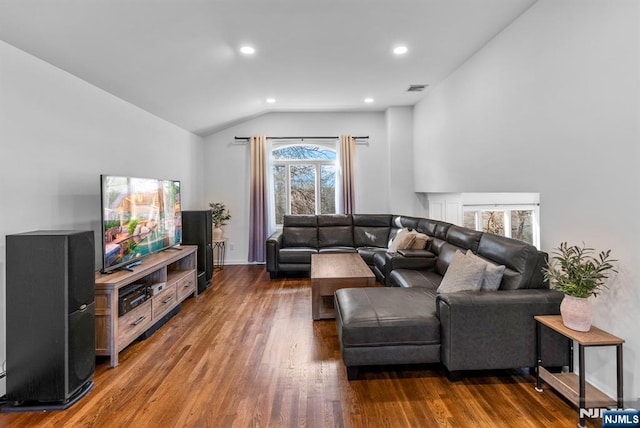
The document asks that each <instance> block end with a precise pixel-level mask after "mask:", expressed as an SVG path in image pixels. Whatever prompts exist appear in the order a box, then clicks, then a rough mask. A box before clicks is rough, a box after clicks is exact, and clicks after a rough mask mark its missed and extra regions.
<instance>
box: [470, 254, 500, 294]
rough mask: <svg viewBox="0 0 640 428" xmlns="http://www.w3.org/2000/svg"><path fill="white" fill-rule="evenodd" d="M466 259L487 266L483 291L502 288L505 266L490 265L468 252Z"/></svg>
mask: <svg viewBox="0 0 640 428" xmlns="http://www.w3.org/2000/svg"><path fill="white" fill-rule="evenodd" d="M466 257H468V258H470V259H475V260H478V261H479V262H480V263H484V264H485V265H486V270H485V272H484V278H483V279H482V286H481V287H480V289H481V290H485V291H496V290H497V289H498V288H500V283H501V282H502V276H503V275H504V269H505V267H504V265H496V264H493V263H490V262H488V261H486V260H483V259H481V258H480V257H478V256H477V255H475V254H473V253H472V252H471V251H467V254H466Z"/></svg>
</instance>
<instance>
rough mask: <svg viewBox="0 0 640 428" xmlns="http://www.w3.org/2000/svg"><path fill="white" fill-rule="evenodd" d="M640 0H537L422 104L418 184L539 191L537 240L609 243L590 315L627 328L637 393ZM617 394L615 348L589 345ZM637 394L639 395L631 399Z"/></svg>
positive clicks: (599, 372) (631, 381)
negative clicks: (606, 270) (606, 274)
mask: <svg viewBox="0 0 640 428" xmlns="http://www.w3.org/2000/svg"><path fill="white" fill-rule="evenodd" d="M639 8H640V3H638V2H637V1H634V0H619V1H615V2H612V1H607V0H562V1H558V0H540V1H539V2H537V3H536V4H534V5H533V6H532V8H531V9H529V10H528V11H527V12H526V13H525V14H524V15H522V16H521V17H520V18H519V19H517V20H516V21H515V22H514V23H513V24H512V25H511V26H510V27H508V28H507V29H505V30H504V31H503V32H502V33H501V34H499V35H498V36H497V37H496V38H495V39H494V40H492V41H491V42H490V43H489V44H487V45H486V46H485V47H484V48H483V49H481V50H480V51H479V52H478V53H477V54H476V55H475V56H474V57H472V58H471V59H470V60H468V61H467V62H466V63H465V64H463V65H462V66H461V67H460V68H459V69H458V70H457V71H456V72H455V73H453V74H452V75H451V76H449V78H447V80H446V81H444V82H443V83H442V84H440V85H438V86H437V87H435V88H432V89H431V90H430V92H429V93H428V94H427V96H426V97H425V99H424V100H423V101H422V102H420V103H419V104H418V105H417V106H416V107H415V116H414V155H415V159H416V165H417V164H418V163H420V164H421V165H423V167H422V168H417V167H416V168H415V170H414V177H415V184H416V190H417V191H421V192H539V193H540V204H541V205H540V217H541V224H540V226H541V247H542V250H545V251H549V250H550V249H552V248H553V247H557V246H558V244H559V243H560V242H562V241H565V240H566V241H569V242H571V243H577V244H579V243H580V242H582V241H585V242H586V243H587V244H588V245H590V246H593V247H596V248H598V249H606V248H611V249H612V250H613V254H614V256H615V257H616V258H617V259H619V260H620V261H619V263H618V266H619V271H620V272H619V274H618V275H616V276H615V277H614V278H612V280H611V281H610V283H609V287H610V289H609V290H605V292H604V293H603V294H602V295H601V296H599V297H598V298H597V299H592V302H591V303H592V306H593V310H594V324H595V325H597V326H598V327H600V328H603V329H605V330H608V331H610V332H612V333H613V334H616V335H618V336H620V337H622V338H624V339H626V341H627V342H626V344H625V350H624V355H625V357H624V366H625V373H624V379H625V397H626V398H627V399H628V400H637V398H638V397H639V396H640V336H638V334H637V325H638V322H639V321H640V316H639V311H638V308H639V307H640V246H639V245H638V237H640V222H639V221H638V219H637V215H638V212H640V203H639V201H640V173H639V171H640V169H638V163H639V161H640V156H639V154H640V130H639V126H640V107H639V106H640V82H639V80H640V69H639V63H640V33H639V31H640V30H639V29H640V10H639ZM587 376H588V378H589V379H590V380H591V381H592V383H594V384H596V385H597V386H600V387H601V388H602V389H604V390H605V392H607V393H608V394H609V395H611V396H615V353H614V351H613V348H610V349H605V348H602V349H590V350H588V351H587ZM636 405H637V403H636Z"/></svg>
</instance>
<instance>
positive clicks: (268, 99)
mask: <svg viewBox="0 0 640 428" xmlns="http://www.w3.org/2000/svg"><path fill="white" fill-rule="evenodd" d="M267 102H268V103H269V104H273V103H275V102H276V99H275V98H267Z"/></svg>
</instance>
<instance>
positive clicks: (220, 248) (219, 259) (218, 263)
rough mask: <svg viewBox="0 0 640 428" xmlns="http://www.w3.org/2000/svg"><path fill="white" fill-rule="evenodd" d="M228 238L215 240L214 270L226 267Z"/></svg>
mask: <svg viewBox="0 0 640 428" xmlns="http://www.w3.org/2000/svg"><path fill="white" fill-rule="evenodd" d="M226 242H227V240H226V239H214V240H213V270H216V269H219V270H222V269H224V256H225V252H226V249H227V245H226Z"/></svg>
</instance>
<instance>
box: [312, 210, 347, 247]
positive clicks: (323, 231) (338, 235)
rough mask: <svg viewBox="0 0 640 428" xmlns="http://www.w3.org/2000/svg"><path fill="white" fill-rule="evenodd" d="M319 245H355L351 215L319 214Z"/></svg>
mask: <svg viewBox="0 0 640 428" xmlns="http://www.w3.org/2000/svg"><path fill="white" fill-rule="evenodd" d="M318 245H319V247H320V248H327V247H353V226H352V218H351V215H349V214H335V215H319V216H318Z"/></svg>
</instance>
